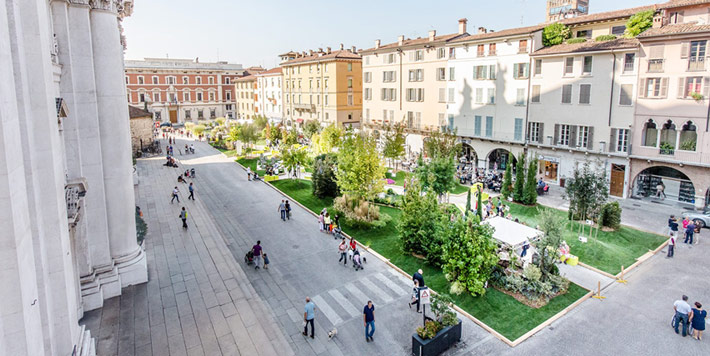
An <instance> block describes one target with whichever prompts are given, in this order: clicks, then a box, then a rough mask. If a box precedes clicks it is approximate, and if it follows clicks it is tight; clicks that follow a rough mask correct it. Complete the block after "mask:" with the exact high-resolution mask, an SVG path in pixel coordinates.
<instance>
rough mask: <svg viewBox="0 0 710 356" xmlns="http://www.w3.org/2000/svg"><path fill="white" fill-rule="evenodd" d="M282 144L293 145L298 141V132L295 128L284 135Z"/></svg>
mask: <svg viewBox="0 0 710 356" xmlns="http://www.w3.org/2000/svg"><path fill="white" fill-rule="evenodd" d="M283 141H284V144H286V145H289V146H290V145H295V144H297V143H298V132H296V130H291V131H290V132H289V133H288V135H285V136H284V138H283Z"/></svg>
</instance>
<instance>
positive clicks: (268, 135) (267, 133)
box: [262, 123, 272, 141]
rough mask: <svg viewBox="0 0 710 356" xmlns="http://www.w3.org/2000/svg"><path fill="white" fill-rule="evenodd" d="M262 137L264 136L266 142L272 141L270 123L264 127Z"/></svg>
mask: <svg viewBox="0 0 710 356" xmlns="http://www.w3.org/2000/svg"><path fill="white" fill-rule="evenodd" d="M262 136H264V139H266V140H269V141H271V140H272V137H271V125H269V124H268V123H267V124H266V126H264V130H263V131H262Z"/></svg>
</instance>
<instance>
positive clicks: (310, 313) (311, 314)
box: [303, 297, 316, 339]
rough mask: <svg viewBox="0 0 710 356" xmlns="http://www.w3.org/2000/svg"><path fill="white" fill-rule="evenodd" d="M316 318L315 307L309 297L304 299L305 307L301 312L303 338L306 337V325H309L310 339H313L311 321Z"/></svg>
mask: <svg viewBox="0 0 710 356" xmlns="http://www.w3.org/2000/svg"><path fill="white" fill-rule="evenodd" d="M315 317H316V305H315V304H313V302H312V301H311V298H310V297H306V306H305V308H304V310H303V336H307V335H308V324H311V339H313V338H314V337H313V333H314V332H315V330H314V329H315V327H313V319H315Z"/></svg>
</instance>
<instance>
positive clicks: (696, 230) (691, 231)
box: [667, 215, 700, 258]
mask: <svg viewBox="0 0 710 356" xmlns="http://www.w3.org/2000/svg"><path fill="white" fill-rule="evenodd" d="M680 232H682V233H683V237H685V239H684V240H683V243H685V244H690V245H692V244H693V239H694V238H695V243H696V244H697V243H698V238H697V237H696V235H698V236H699V234H700V226H698V225H696V224H695V222H693V221H692V220H690V219H688V217H684V218H683V220H682V221H681V222H680V223H678V218H677V217H675V215H671V216H670V218H668V255H667V257H668V258H671V257H673V255H674V254H675V245H676V243H677V242H678V241H677V240H678V235H679V233H680Z"/></svg>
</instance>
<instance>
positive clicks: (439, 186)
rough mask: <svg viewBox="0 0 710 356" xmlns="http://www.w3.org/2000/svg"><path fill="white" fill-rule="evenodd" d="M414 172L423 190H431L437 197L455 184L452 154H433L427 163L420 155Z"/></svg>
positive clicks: (454, 165)
mask: <svg viewBox="0 0 710 356" xmlns="http://www.w3.org/2000/svg"><path fill="white" fill-rule="evenodd" d="M416 174H417V177H418V178H419V181H420V182H421V183H422V187H423V188H424V190H428V189H431V190H433V191H434V192H435V193H436V195H437V196H439V198H441V197H442V196H443V195H444V194H445V193H446V192H448V191H450V190H452V189H454V187H455V186H456V180H455V179H454V176H455V175H456V164H455V163H454V157H453V156H435V157H434V158H432V159H431V161H430V162H429V163H424V160H423V159H422V157H421V155H420V156H419V162H418V167H417V171H416Z"/></svg>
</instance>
